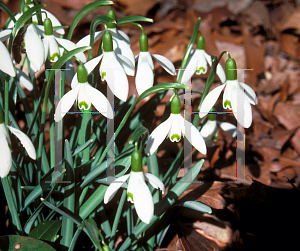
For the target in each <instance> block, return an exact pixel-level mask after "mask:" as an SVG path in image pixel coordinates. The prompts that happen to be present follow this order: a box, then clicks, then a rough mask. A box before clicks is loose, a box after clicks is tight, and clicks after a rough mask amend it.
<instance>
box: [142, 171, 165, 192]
mask: <svg viewBox="0 0 300 251" xmlns="http://www.w3.org/2000/svg"><path fill="white" fill-rule="evenodd" d="M144 175H145V180H147V181H148V182H149V183H150V184H151V186H153V187H154V188H156V189H157V188H159V189H160V190H161V191H162V193H165V186H164V183H162V181H161V180H160V179H159V178H157V177H156V176H155V175H153V174H151V173H144Z"/></svg>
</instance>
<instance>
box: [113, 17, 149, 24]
mask: <svg viewBox="0 0 300 251" xmlns="http://www.w3.org/2000/svg"><path fill="white" fill-rule="evenodd" d="M130 22H150V23H153V19H152V18H148V17H142V16H127V17H121V18H119V19H118V20H117V24H118V25H123V24H126V23H130Z"/></svg>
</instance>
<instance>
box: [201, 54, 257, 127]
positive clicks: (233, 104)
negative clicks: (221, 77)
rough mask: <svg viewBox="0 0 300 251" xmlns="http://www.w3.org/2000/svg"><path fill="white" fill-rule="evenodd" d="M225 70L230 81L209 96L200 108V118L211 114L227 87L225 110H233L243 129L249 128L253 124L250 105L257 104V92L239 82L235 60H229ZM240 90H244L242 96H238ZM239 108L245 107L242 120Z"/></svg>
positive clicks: (224, 95)
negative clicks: (238, 111)
mask: <svg viewBox="0 0 300 251" xmlns="http://www.w3.org/2000/svg"><path fill="white" fill-rule="evenodd" d="M225 69H226V76H227V79H228V80H227V81H226V82H225V84H222V85H220V86H218V87H216V88H215V89H213V90H212V91H211V92H209V93H208V94H207V96H206V97H205V99H204V101H203V103H202V105H201V107H200V118H203V117H204V116H205V115H206V114H207V113H208V112H209V110H210V109H211V108H212V106H213V105H214V104H215V102H216V101H217V99H218V97H219V96H220V93H221V91H222V90H223V89H224V87H225V91H224V94H223V108H224V109H231V110H233V114H234V116H235V118H236V119H237V121H238V122H239V123H240V124H241V125H242V126H243V127H245V128H249V127H250V125H251V123H252V110H251V105H250V104H252V105H256V104H257V98H256V95H255V92H254V91H253V89H252V88H251V87H250V86H248V85H246V84H244V83H241V82H239V81H238V80H237V74H236V63H235V61H234V59H232V58H229V59H227V61H226V67H225ZM239 88H240V89H242V91H241V96H238V89H239ZM239 100H244V103H242V102H239ZM238 106H239V107H240V106H244V117H243V118H241V117H240V116H238V114H237V110H238Z"/></svg>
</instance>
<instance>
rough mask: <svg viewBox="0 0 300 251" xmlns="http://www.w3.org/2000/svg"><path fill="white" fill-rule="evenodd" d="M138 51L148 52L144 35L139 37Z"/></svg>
mask: <svg viewBox="0 0 300 251" xmlns="http://www.w3.org/2000/svg"><path fill="white" fill-rule="evenodd" d="M140 51H142V52H147V51H148V37H147V35H146V34H144V33H142V34H141V35H140Z"/></svg>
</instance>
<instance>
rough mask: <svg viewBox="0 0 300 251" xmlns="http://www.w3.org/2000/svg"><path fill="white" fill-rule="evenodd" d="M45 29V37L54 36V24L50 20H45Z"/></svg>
mask: <svg viewBox="0 0 300 251" xmlns="http://www.w3.org/2000/svg"><path fill="white" fill-rule="evenodd" d="M44 28H45V35H47V36H50V35H53V26H52V22H51V20H50V19H49V18H45V20H44Z"/></svg>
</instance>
